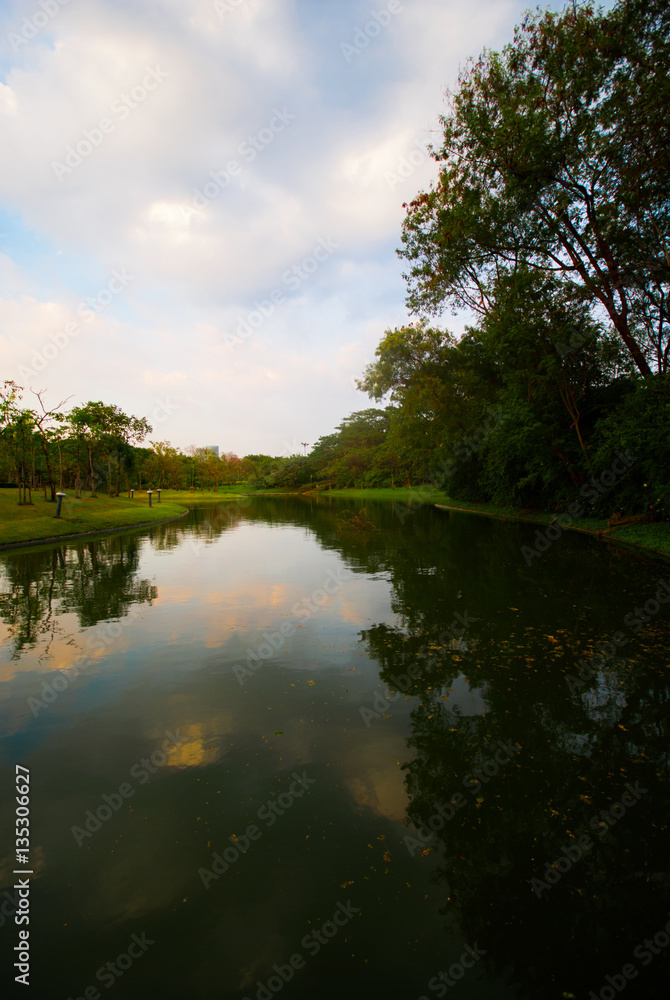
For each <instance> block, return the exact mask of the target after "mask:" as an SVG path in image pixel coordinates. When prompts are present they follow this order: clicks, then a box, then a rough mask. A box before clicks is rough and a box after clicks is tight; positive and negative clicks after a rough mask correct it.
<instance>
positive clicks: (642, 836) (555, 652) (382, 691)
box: [0, 497, 670, 1000]
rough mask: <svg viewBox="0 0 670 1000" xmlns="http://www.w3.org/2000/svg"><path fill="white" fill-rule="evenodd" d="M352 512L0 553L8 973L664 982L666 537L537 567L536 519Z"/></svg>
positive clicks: (360, 991) (487, 994) (261, 981)
mask: <svg viewBox="0 0 670 1000" xmlns="http://www.w3.org/2000/svg"><path fill="white" fill-rule="evenodd" d="M359 507H360V502H359V503H354V502H353V501H352V502H345V501H333V500H329V499H328V498H320V499H305V498H302V499H298V498H289V497H277V498H258V499H256V500H254V501H252V502H251V503H250V504H248V505H246V506H243V507H242V508H239V507H236V506H231V505H230V504H221V505H211V506H202V507H197V508H195V509H194V510H193V511H192V512H191V514H190V515H189V517H188V518H185V519H183V520H182V521H178V522H173V523H171V524H167V525H164V526H160V527H156V528H154V529H152V530H151V531H146V530H143V531H135V532H129V533H127V534H123V535H114V536H110V537H108V538H103V539H98V540H95V541H90V542H80V543H74V542H73V543H68V544H61V545H60V546H43V547H39V548H36V549H30V550H24V551H23V552H19V553H11V554H5V555H4V556H3V557H2V585H1V591H2V593H1V596H0V618H1V620H2V626H1V628H2V633H1V635H2V638H3V642H2V646H1V647H0V649H1V653H2V663H1V670H2V681H3V683H2V689H1V690H2V708H1V711H2V730H3V733H4V734H5V739H4V744H3V751H2V764H3V781H2V794H3V809H2V830H3V839H2V843H3V848H2V858H0V863H1V865H2V868H1V873H2V885H3V889H2V891H0V899H1V900H2V902H1V903H0V924H1V927H0V938H1V939H2V947H3V960H4V966H3V968H4V969H5V970H6V971H5V972H4V980H3V982H6V983H7V984H8V988H11V987H10V985H9V984H11V983H12V980H13V978H14V975H16V974H17V972H16V970H14V971H12V968H11V966H12V962H13V961H15V960H16V958H15V957H10V954H12V955H15V953H13V952H12V949H13V948H14V946H15V945H16V944H17V942H18V932H19V929H20V927H22V928H23V929H26V928H28V929H29V933H30V937H29V945H30V955H31V959H30V966H31V972H30V982H31V986H32V993H31V991H30V990H27V991H25V993H23V994H22V993H20V992H18V990H19V987H18V986H17V987H16V989H17V995H28V996H30V995H33V996H38V997H40V998H41V997H46V996H49V997H53V998H60V997H62V998H63V1000H67V998H68V997H71V998H73V1000H74V998H77V997H87V998H95V997H96V996H98V995H99V996H106V995H107V990H108V989H114V990H115V993H114V994H113V996H118V997H124V998H130V1000H134V998H139V997H142V998H146V997H160V998H164V1000H171V998H177V997H179V998H183V997H188V998H189V1000H200V998H202V1000H209V998H217V1000H241V998H243V997H249V998H255V997H258V998H259V1000H267V998H268V997H271V996H276V995H278V994H281V996H282V998H284V997H285V998H286V1000H289V998H296V1000H302V998H308V997H309V998H316V997H319V998H321V997H323V998H336V997H337V998H339V997H341V996H343V995H346V996H351V997H354V998H376V997H380V998H389V1000H394V998H398V1000H401V998H402V1000H405V998H407V1000H414V998H418V997H424V996H427V997H430V998H433V997H442V996H445V995H446V996H447V997H454V998H472V1000H496V998H500V1000H506V998H516V997H523V996H529V997H537V998H544V997H548V998H561V997H571V996H575V997H579V998H581V997H584V998H586V997H588V996H590V995H591V993H590V991H593V993H594V995H595V996H602V997H603V998H607V997H610V996H614V995H617V992H618V991H619V989H623V988H626V996H627V997H630V998H633V997H645V998H646V997H650V998H653V997H661V996H663V997H665V996H667V991H666V982H667V973H668V954H669V951H668V949H667V945H668V943H670V936H668V934H666V932H665V930H664V928H665V926H666V924H667V923H668V920H669V919H670V878H669V876H668V873H667V856H668V837H667V830H668V794H667V792H668V738H667V737H668V733H667V730H668V679H669V673H668V657H667V650H668V636H669V633H670V622H669V617H668V607H670V605H669V604H665V603H662V604H661V603H659V602H656V600H655V595H656V593H657V591H658V592H659V595H660V596H664V594H665V591H664V590H663V586H662V585H661V584H660V583H659V581H660V580H662V579H663V578H665V579H670V572H669V571H668V565H667V563H662V562H659V561H654V560H652V559H649V558H645V557H642V556H640V555H638V554H636V553H632V552H630V551H624V550H622V549H618V548H614V547H608V546H606V545H604V544H602V543H596V542H595V541H594V540H592V539H590V538H588V537H586V536H580V535H570V536H567V537H566V536H564V537H562V538H560V539H558V540H557V541H556V542H554V543H553V545H552V546H551V548H550V549H549V551H547V552H546V553H545V554H544V555H542V556H541V557H539V558H537V559H533V561H532V563H531V565H528V564H527V560H526V559H525V558H524V557H523V555H522V552H521V547H522V546H524V545H532V544H534V541H535V529H534V528H532V527H530V526H528V525H517V524H512V523H501V522H496V521H490V520H487V519H485V518H479V517H473V516H469V515H465V514H454V513H452V514H449V513H446V512H444V511H438V510H435V509H434V508H430V507H425V508H422V509H419V510H416V511H414V512H410V513H408V512H407V511H406V509H405V508H402V507H401V506H397V507H396V508H394V507H393V505H391V504H388V503H387V504H382V503H378V504H373V503H368V504H367V510H368V515H369V517H370V519H371V521H372V522H373V523H374V525H375V526H376V530H374V531H373V530H367V531H355V530H352V528H351V527H350V526H347V524H346V519H345V518H344V517H343V512H344V511H347V510H349V511H354V510H358V508H359ZM648 602H651V603H648ZM645 603H647V611H645V610H644V607H643V606H644V605H645ZM636 607H639V608H641V610H642V615H643V616H644V617H645V618H646V619H647V620H646V621H643V620H642V618H641V617H638V615H637V613H636V612H635V608H636ZM613 636H615V637H616V643H617V644H616V645H614V644H612V645H611V647H610V648H609V649H607V648H606V649H605V654H604V660H603V658H602V657H601V658H600V660H598V658H597V657H598V650H597V644H598V643H603V642H610V643H612V642H613V640H612V637H613ZM594 657H595V659H594ZM587 661H588V662H587ZM580 662H582V663H585V662H587V667H586V668H585V669H584V676H585V677H586V678H587V679H586V680H582V681H580V678H579V674H578V670H579V664H580ZM16 764H20V765H23V766H25V767H27V768H29V770H30V796H31V801H30V822H31V855H30V860H31V863H32V870H33V872H34V874H33V876H32V879H31V882H30V896H29V901H30V913H29V918H30V923H29V925H25V924H24V925H20V926H17V925H16V924H15V923H14V908H15V906H16V905H17V902H18V900H17V896H16V895H15V891H14V890H13V889H12V886H13V885H14V883H15V882H16V880H17V879H19V878H21V876H15V875H13V874H12V873H13V871H14V868H15V861H14V826H13V823H14V809H15V805H16V803H15V801H14V790H13V774H14V766H15V765H16ZM602 810H605V817H603V816H602V815H601V811H602ZM668 933H669V934H670V931H669V932H668ZM645 940H648V941H649V944H645V943H644V942H645ZM622 970H623V971H622ZM441 974H442V978H441V979H440V975H441ZM608 976H609V977H610V979H608V978H607V977H608ZM622 984H623V985H622ZM611 991H616V992H611Z"/></svg>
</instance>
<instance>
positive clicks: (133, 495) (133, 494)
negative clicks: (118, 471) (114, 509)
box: [130, 490, 135, 500]
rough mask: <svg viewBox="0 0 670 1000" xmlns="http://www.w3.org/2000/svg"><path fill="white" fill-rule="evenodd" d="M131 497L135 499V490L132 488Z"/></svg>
mask: <svg viewBox="0 0 670 1000" xmlns="http://www.w3.org/2000/svg"><path fill="white" fill-rule="evenodd" d="M130 499H131V500H134V499H135V490H131V491H130Z"/></svg>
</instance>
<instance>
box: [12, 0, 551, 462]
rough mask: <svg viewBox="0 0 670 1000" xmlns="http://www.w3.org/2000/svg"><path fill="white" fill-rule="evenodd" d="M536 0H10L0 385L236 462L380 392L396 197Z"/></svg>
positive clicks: (279, 447) (391, 307)
mask: <svg viewBox="0 0 670 1000" xmlns="http://www.w3.org/2000/svg"><path fill="white" fill-rule="evenodd" d="M552 6H554V9H558V6H560V5H552ZM524 10H525V5H524V4H520V3H516V2H505V0H471V2H468V3H465V2H463V0H381V2H375V3H374V4H373V5H371V4H370V2H369V0H368V2H358V0H338V2H335V0H322V2H315V0H314V2H313V0H215V2H212V0H142V2H141V3H139V2H137V0H132V2H131V0H126V2H119V0H68V2H67V3H62V0H35V2H32V0H21V2H20V3H18V2H17V3H14V4H12V3H6V2H4V3H0V121H1V122H2V137H3V141H2V143H1V145H0V157H1V158H2V168H1V169H0V352H1V357H2V378H3V379H14V380H16V381H17V382H18V383H19V384H20V385H23V386H24V387H25V388H26V395H27V396H30V393H29V387H30V386H32V387H33V388H35V389H39V390H41V389H46V390H47V395H46V397H45V398H46V400H47V402H49V403H52V404H55V403H57V402H59V401H60V400H61V399H64V398H65V397H71V399H70V405H80V404H82V403H84V402H86V401H87V400H89V399H93V400H97V399H102V400H103V401H105V402H108V403H117V404H119V405H120V406H121V407H122V408H123V409H124V410H126V411H127V412H130V413H133V414H135V415H137V416H147V417H148V418H149V420H150V421H151V422H152V423H153V424H154V430H153V433H152V435H151V436H150V437H151V439H152V440H169V441H171V442H172V444H174V445H176V446H178V447H182V448H185V447H187V446H189V445H192V444H194V445H202V444H213V443H218V444H219V445H220V447H221V449H222V450H223V451H234V452H236V453H237V454H239V455H243V454H247V453H255V452H265V453H269V454H274V455H281V454H291V453H294V452H302V448H301V446H300V442H301V441H307V442H309V443H310V444H313V443H315V442H316V441H317V439H318V438H319V437H320V436H321V435H323V434H328V433H330V432H331V431H332V430H333V428H334V427H335V425H336V424H337V423H339V421H340V420H341V419H342V418H343V417H345V416H347V415H348V414H349V413H351V412H352V411H354V410H360V409H365V408H366V407H368V406H371V405H374V404H373V403H372V402H371V401H370V400H369V399H368V397H367V396H365V395H364V394H363V393H361V392H359V391H357V390H356V389H355V386H354V380H355V379H356V378H357V377H360V376H361V374H362V371H363V369H364V367H365V365H366V364H368V363H369V362H370V361H372V360H373V358H374V351H375V347H376V346H377V344H378V343H379V341H380V340H381V338H382V337H383V335H384V332H385V330H387V329H389V328H391V327H394V326H397V325H400V324H403V323H405V322H407V320H408V319H409V316H408V313H407V311H406V308H405V286H404V283H403V280H402V276H401V274H402V265H401V262H400V261H399V260H398V259H397V257H396V254H395V249H396V247H397V246H398V245H399V243H400V230H401V224H402V219H403V215H404V212H403V209H402V203H403V202H405V201H409V200H410V199H411V198H412V197H413V196H414V194H415V193H416V192H417V191H418V190H420V189H422V188H424V187H426V186H427V185H428V183H429V181H430V179H431V178H432V177H433V176H434V175H435V167H434V164H433V163H432V161H431V160H430V159H429V157H428V156H427V155H426V153H425V147H426V144H427V143H428V142H430V141H431V140H434V141H436V140H438V139H439V131H438V128H439V125H438V117H439V115H440V114H441V113H442V112H443V111H444V110H445V106H444V93H445V91H446V89H447V88H448V87H453V86H454V85H455V83H456V79H457V75H458V70H459V67H461V66H463V65H464V64H465V62H466V60H467V58H468V57H469V56H476V55H478V53H479V52H480V51H481V49H482V48H483V47H484V46H488V47H491V48H500V47H501V46H502V45H504V44H505V42H507V41H508V40H510V38H511V37H512V31H513V28H514V25H515V24H516V23H518V22H519V20H520V19H521V17H522V15H523V12H524ZM401 165H402V170H401V169H400V168H401ZM401 173H402V174H404V176H401ZM444 323H445V325H446V326H449V325H450V324H451V326H452V327H454V325H455V321H454V320H453V319H451V317H448V316H447V317H445V318H444Z"/></svg>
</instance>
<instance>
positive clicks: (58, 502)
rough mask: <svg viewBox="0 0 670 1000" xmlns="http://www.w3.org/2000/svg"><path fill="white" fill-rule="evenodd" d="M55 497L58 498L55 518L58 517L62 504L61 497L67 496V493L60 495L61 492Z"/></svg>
mask: <svg viewBox="0 0 670 1000" xmlns="http://www.w3.org/2000/svg"><path fill="white" fill-rule="evenodd" d="M56 496H57V497H58V499H57V500H56V517H60V509H61V505H62V503H63V497H64V496H67V493H62V492H61V493H57V494H56Z"/></svg>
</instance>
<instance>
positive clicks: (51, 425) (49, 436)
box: [31, 389, 67, 503]
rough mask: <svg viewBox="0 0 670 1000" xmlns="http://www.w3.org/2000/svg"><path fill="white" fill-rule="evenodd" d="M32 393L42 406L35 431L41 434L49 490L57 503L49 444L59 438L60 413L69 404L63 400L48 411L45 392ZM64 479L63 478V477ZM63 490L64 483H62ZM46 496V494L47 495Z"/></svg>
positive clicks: (52, 498)
mask: <svg viewBox="0 0 670 1000" xmlns="http://www.w3.org/2000/svg"><path fill="white" fill-rule="evenodd" d="M31 392H32V393H33V394H34V395H35V396H37V398H38V400H39V404H40V409H41V411H42V412H41V413H35V414H34V417H33V419H34V423H35V430H36V431H37V433H38V434H39V437H40V444H41V446H42V454H43V455H44V461H45V464H46V470H47V476H48V479H49V489H50V491H51V501H52V502H53V503H55V502H56V483H55V481H54V475H53V471H52V468H51V459H50V456H49V444H50V442H51V441H52V440H53V439H54V438H56V437H57V436H58V434H57V431H58V430H59V429H60V424H61V422H62V420H63V414H62V413H61V412H60V411H61V408H62V407H63V406H64V405H65V403H66V402H67V400H66V399H63V400H61V402H60V403H59V404H58V406H55V407H54V408H53V409H52V410H47V408H46V407H45V405H44V400H43V399H42V396H43V394H44V390H42V391H41V392H36V391H35V390H34V389H31ZM61 478H62V477H61ZM61 488H62V482H61ZM45 496H46V493H45Z"/></svg>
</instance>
